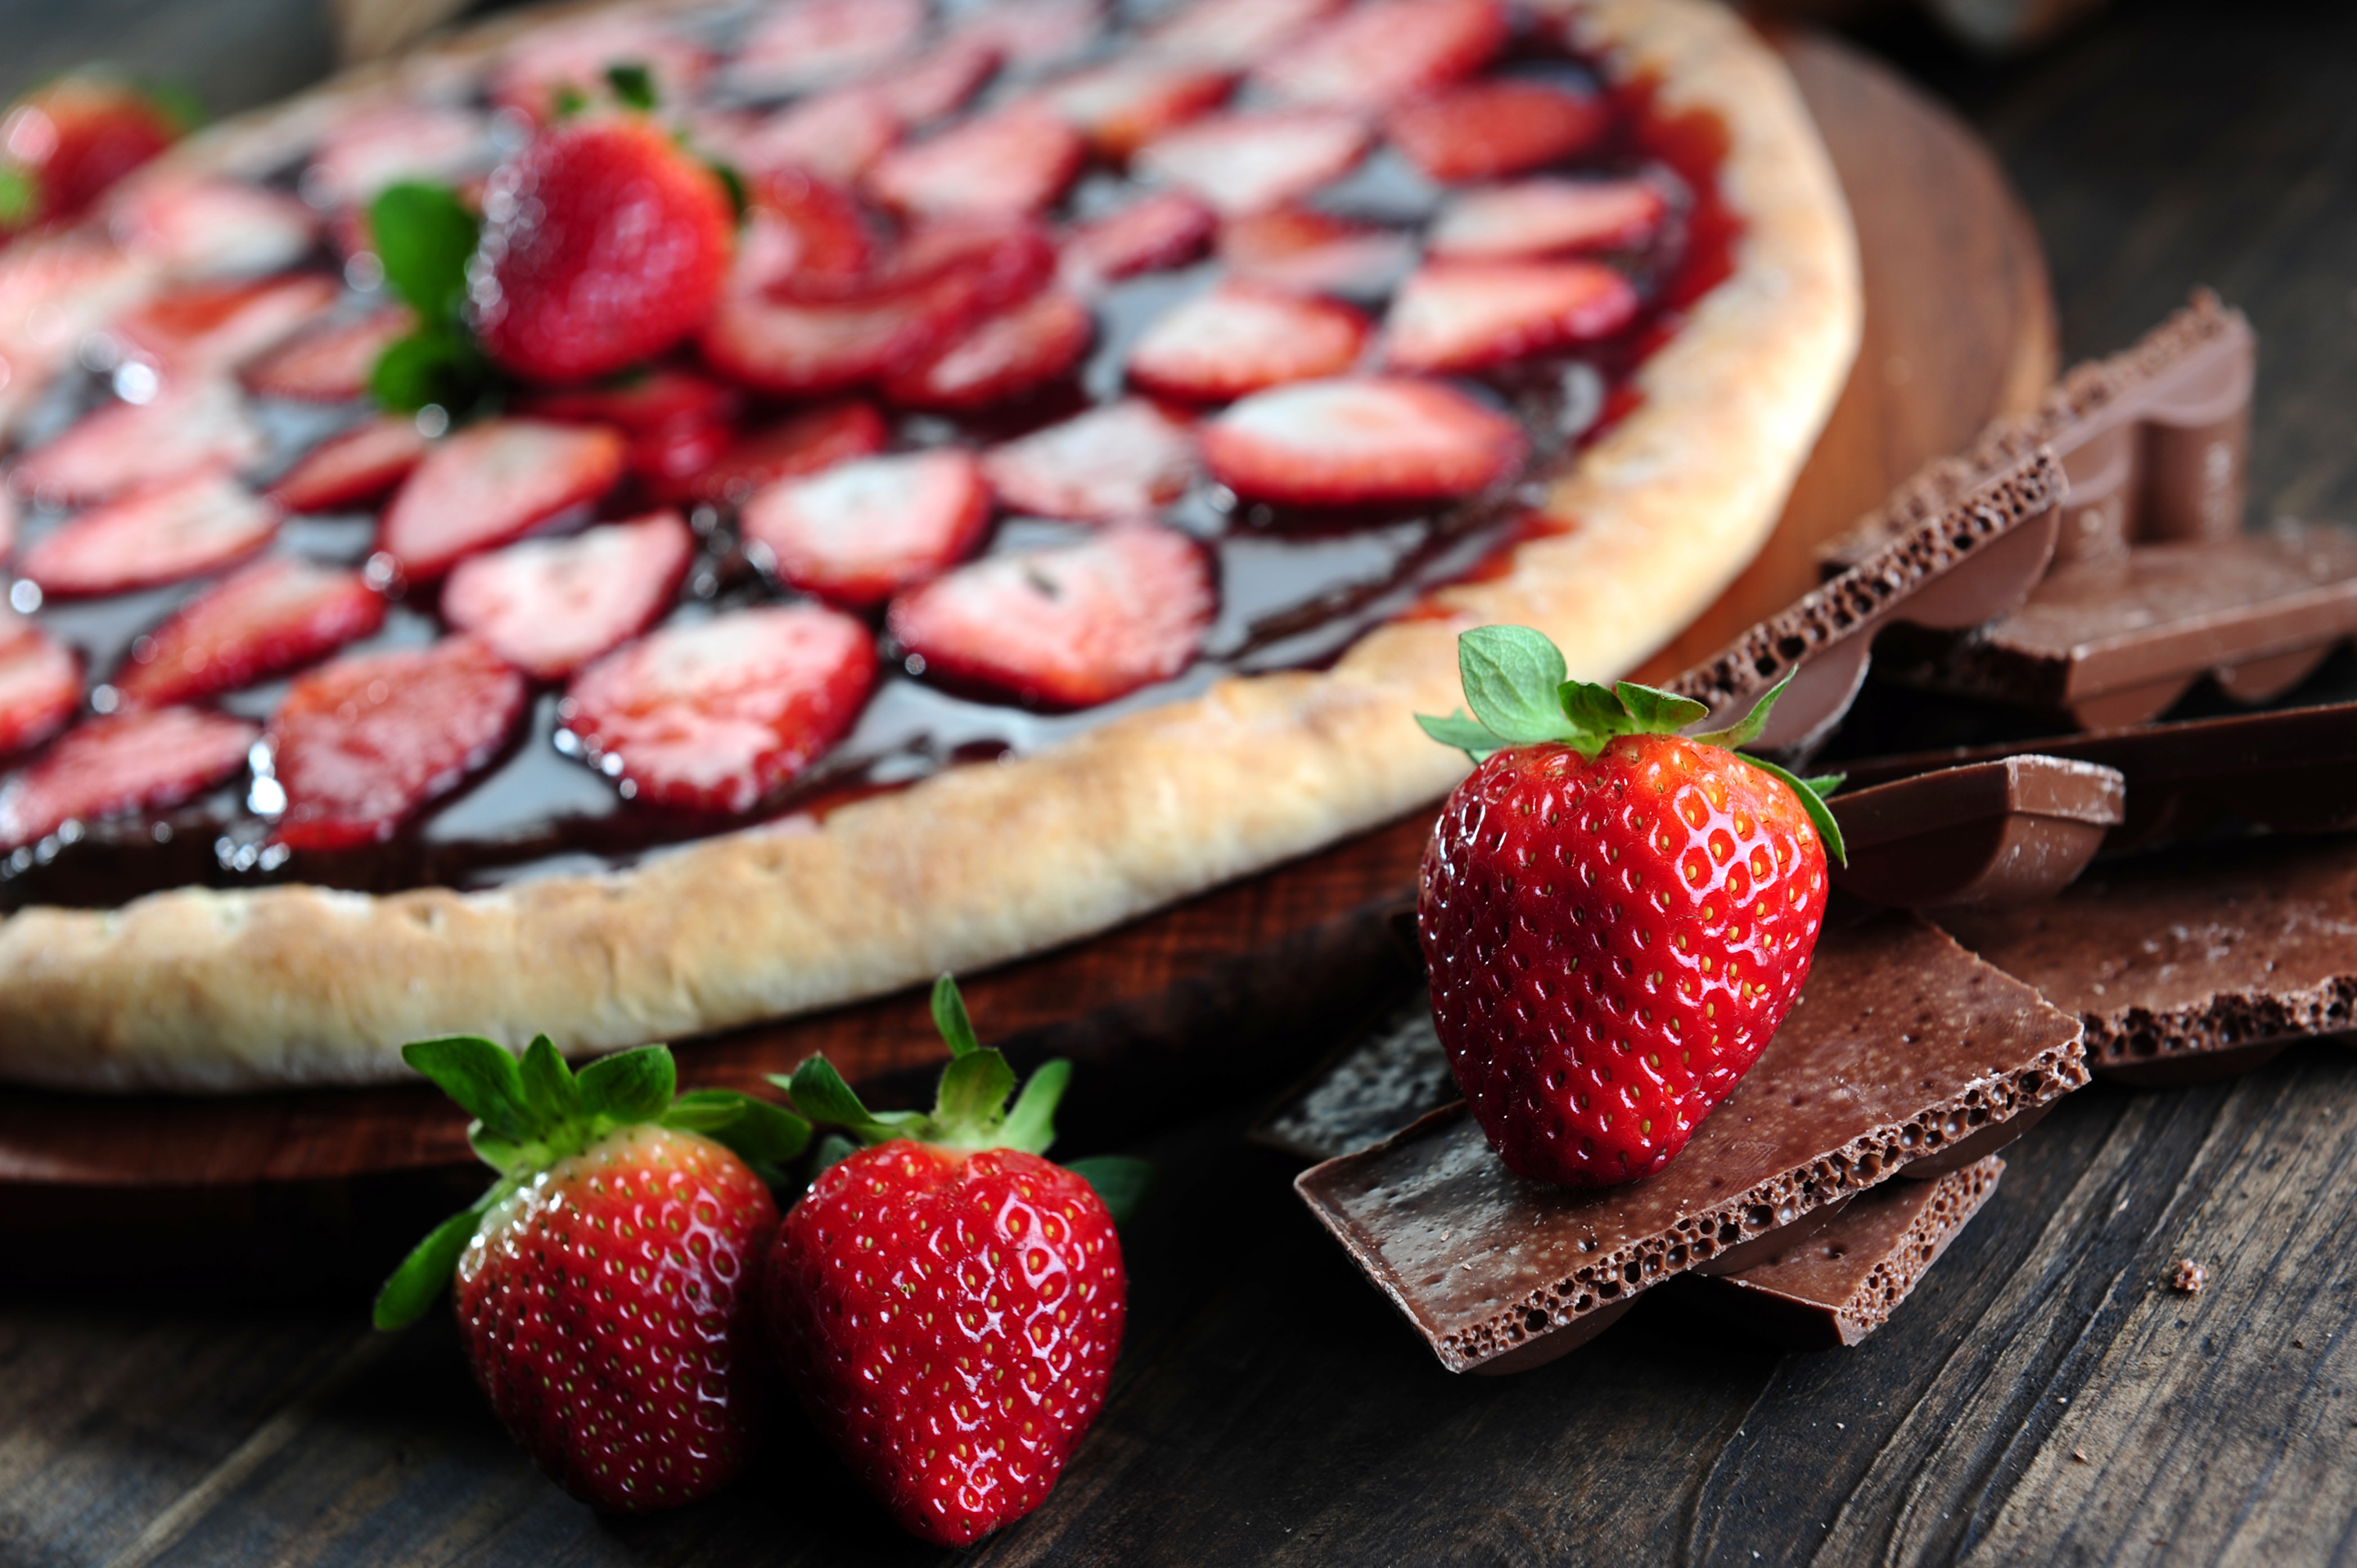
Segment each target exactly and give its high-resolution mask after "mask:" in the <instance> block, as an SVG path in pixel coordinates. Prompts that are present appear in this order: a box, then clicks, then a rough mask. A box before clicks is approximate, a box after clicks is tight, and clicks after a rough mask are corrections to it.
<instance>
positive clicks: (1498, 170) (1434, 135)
mask: <svg viewBox="0 0 2357 1568" xmlns="http://www.w3.org/2000/svg"><path fill="white" fill-rule="evenodd" d="M1611 124H1612V111H1611V107H1610V106H1609V104H1607V103H1606V102H1605V101H1604V100H1603V99H1601V98H1599V97H1598V96H1597V95H1596V94H1595V93H1592V92H1572V91H1566V89H1564V88H1560V87H1555V86H1552V85H1550V84H1549V83H1546V82H1544V81H1513V80H1511V79H1503V80H1499V81H1476V82H1470V83H1468V84H1467V85H1465V86H1462V87H1453V88H1450V89H1449V90H1448V91H1446V92H1440V93H1436V94H1434V95H1433V96H1432V97H1429V98H1425V99H1419V100H1417V101H1415V102H1411V103H1405V104H1402V105H1401V106H1400V107H1399V108H1397V109H1394V110H1393V111H1392V114H1391V118H1390V120H1389V121H1388V122H1386V124H1385V125H1384V129H1385V131H1386V132H1387V133H1388V134H1390V136H1391V142H1392V145H1394V146H1395V147H1397V148H1398V149H1399V150H1400V151H1401V152H1403V153H1405V154H1406V155H1407V156H1408V158H1409V160H1410V161H1411V162H1413V163H1414V164H1415V166H1417V167H1418V168H1420V169H1422V170H1424V172H1425V173H1426V174H1428V175H1430V176H1431V177H1433V178H1435V179H1444V180H1464V179H1497V178H1499V177H1502V176H1505V175H1510V174H1521V173H1523V172H1524V171H1525V170H1528V169H1534V168H1537V167H1538V166H1541V165H1542V164H1551V163H1558V162H1561V161H1562V160H1563V159H1565V158H1568V157H1573V156H1577V155H1578V154H1580V153H1582V152H1585V151H1587V148H1588V147H1590V146H1592V145H1595V143H1596V141H1597V139H1598V137H1600V136H1602V135H1603V134H1604V133H1605V132H1606V131H1607V130H1608V129H1609V128H1610V127H1611Z"/></svg>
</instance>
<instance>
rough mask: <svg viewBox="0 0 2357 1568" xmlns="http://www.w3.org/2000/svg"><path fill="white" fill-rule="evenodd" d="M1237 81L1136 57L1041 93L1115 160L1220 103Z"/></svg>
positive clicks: (1055, 84)
mask: <svg viewBox="0 0 2357 1568" xmlns="http://www.w3.org/2000/svg"><path fill="white" fill-rule="evenodd" d="M1234 85H1235V79H1234V78H1233V77H1232V76H1231V75H1229V74H1228V73H1227V72H1226V71H1224V70H1209V69H1206V68H1204V67H1201V66H1196V65H1189V64H1187V63H1185V62H1184V61H1179V60H1169V59H1149V58H1139V57H1135V56H1133V57H1130V58H1126V59H1117V60H1114V61H1113V62H1112V63H1110V64H1107V65H1100V66H1092V67H1091V68H1090V69H1088V70H1082V71H1075V72H1074V73H1073V74H1072V75H1071V76H1067V77H1063V78H1060V80H1058V81H1051V82H1049V84H1048V85H1047V86H1046V87H1044V88H1042V89H1040V91H1039V95H1040V97H1041V98H1042V99H1044V100H1045V101H1046V102H1047V104H1048V106H1049V108H1051V109H1053V110H1054V111H1055V112H1056V113H1059V114H1060V115H1062V116H1063V117H1064V118H1065V119H1066V120H1068V121H1070V122H1071V124H1072V126H1073V127H1074V128H1075V129H1076V130H1078V131H1079V132H1080V133H1081V134H1082V135H1084V136H1086V137H1088V139H1089V142H1090V145H1092V146H1094V147H1095V148H1096V150H1097V151H1098V152H1099V153H1101V154H1103V156H1106V157H1109V158H1115V159H1120V158H1126V157H1128V156H1130V154H1132V153H1134V152H1135V151H1137V149H1138V148H1140V147H1142V146H1144V145H1146V143H1148V142H1150V141H1152V140H1154V139H1155V138H1156V137H1157V136H1159V135H1162V134H1164V133H1166V132H1168V131H1171V130H1174V129H1176V128H1177V127H1179V125H1182V124H1186V123H1187V122H1188V121H1189V120H1192V119H1193V118H1195V117H1196V116H1197V115H1198V114H1201V113H1206V112H1207V111H1209V110H1211V109H1216V108H1218V107H1219V105H1220V103H1221V102H1222V100H1224V99H1225V98H1226V97H1227V95H1228V91H1229V89H1230V88H1232V87H1233V86H1234Z"/></svg>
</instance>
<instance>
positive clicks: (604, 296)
mask: <svg viewBox="0 0 2357 1568" xmlns="http://www.w3.org/2000/svg"><path fill="white" fill-rule="evenodd" d="M484 212H485V218H486V222H485V224H484V229H483V248H482V256H481V261H482V263H485V265H484V266H483V267H482V268H481V269H480V270H479V272H478V274H477V275H476V281H475V285H474V307H475V330H476V333H477V336H478V337H479V338H480V339H481V341H482V345H483V348H484V349H485V350H486V351H487V352H488V353H489V354H490V356H491V358H492V359H493V360H497V361H498V362H499V363H500V364H501V365H503V366H505V367H506V368H507V369H508V370H510V371H513V372H514V373H515V374H517V375H519V376H522V377H524V378H525V379H527V380H530V381H584V380H587V379H588V378H591V377H594V376H602V375H606V374H608V373H609V372H611V371H619V370H621V369H623V368H625V367H626V366H630V365H633V364H636V363H638V362H639V361H640V360H645V359H648V358H650V357H651V356H653V355H655V354H659V353H661V352H662V350H664V349H668V348H670V347H671V346H672V345H673V344H674V343H677V342H679V341H680V340H681V339H682V338H685V337H687V336H688V335H689V334H690V333H692V332H694V330H695V329H696V328H699V327H701V326H702V325H703V324H704V320H705V317H707V316H709V315H711V314H712V309H713V306H715V305H716V304H717V303H718V302H719V299H720V289H721V285H722V283H723V281H724V280H725V279H726V276H727V273H728V263H729V252H730V247H731V244H732V242H733V238H734V233H735V228H736V217H735V212H734V209H733V208H732V206H731V204H730V201H729V197H728V192H727V188H726V187H725V186H724V185H723V184H722V183H721V180H720V177H719V176H718V175H717V174H716V173H715V172H714V171H713V170H712V169H711V168H709V167H708V166H705V165H704V164H702V163H700V162H698V161H697V160H696V158H695V157H694V155H693V154H691V153H689V152H688V151H687V150H686V149H685V148H683V147H682V146H681V145H679V143H678V142H677V141H675V140H674V139H673V136H672V135H671V134H670V133H669V132H668V131H666V130H664V129H663V127H662V125H660V124H656V123H655V122H654V121H652V120H651V119H648V118H645V117H644V116H641V115H637V114H615V115H612V116H609V117H606V118H601V119H596V120H588V121H582V122H577V123H573V124H559V125H558V126H556V127H554V129H552V130H548V131H544V132H543V133H542V134H540V135H539V136H538V137H536V138H535V139H534V140H533V143H532V145H530V146H529V147H527V148H525V149H524V151H523V153H522V156H520V157H518V158H517V159H516V160H515V161H514V162H513V163H511V164H510V165H508V166H506V167H505V168H503V169H501V170H500V173H499V175H498V176H497V177H495V178H494V179H493V181H492V186H491V189H490V194H489V195H488V197H487V198H486V199H485V202H484Z"/></svg>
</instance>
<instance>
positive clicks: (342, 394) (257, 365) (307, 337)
mask: <svg viewBox="0 0 2357 1568" xmlns="http://www.w3.org/2000/svg"><path fill="white" fill-rule="evenodd" d="M416 326H417V317H414V316H413V315H411V314H410V313H409V312H408V311H407V310H404V309H402V308H400V307H398V306H395V307H393V308H391V309H386V310H377V311H371V312H370V313H369V314H368V315H366V316H363V317H360V318H359V319H358V320H354V321H345V322H339V323H337V324H336V325H334V326H330V327H321V328H316V329H314V330H312V331H309V332H306V333H304V334H303V335H302V336H301V337H299V338H296V339H294V341H292V342H290V343H288V344H286V345H285V347H283V348H280V349H274V350H273V351H272V352H270V353H268V354H265V355H264V356H263V357H262V358H261V359H259V360H255V361H254V362H253V364H251V365H248V366H247V367H246V368H245V371H244V374H243V375H242V377H241V378H240V379H241V380H242V381H244V382H245V390H246V391H248V392H252V393H253V395H254V396H256V397H283V398H290V399H293V400H294V401H296V402H298V403H341V402H344V401H345V400H346V399H349V398H357V397H361V396H363V395H365V394H366V392H368V383H369V372H370V371H373V370H374V369H376V361H377V358H378V356H380V355H382V353H383V352H384V351H385V350H386V349H390V348H392V347H393V344H394V343H395V342H397V341H399V340H400V339H401V338H406V337H408V336H409V334H410V333H411V331H412V330H414V328H416Z"/></svg>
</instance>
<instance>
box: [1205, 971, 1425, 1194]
mask: <svg viewBox="0 0 2357 1568" xmlns="http://www.w3.org/2000/svg"><path fill="white" fill-rule="evenodd" d="M1462 1098H1463V1096H1462V1095H1460V1094H1459V1093H1458V1089H1457V1079H1455V1078H1454V1077H1453V1076H1451V1074H1450V1073H1449V1070H1448V1052H1447V1051H1446V1050H1445V1049H1443V1048H1442V1047H1441V1044H1440V1036H1439V1035H1438V1034H1437V1032H1436V1031H1435V1030H1434V1028H1433V1026H1432V998H1431V997H1430V996H1429V995H1428V994H1427V993H1426V992H1425V990H1424V989H1423V987H1421V986H1418V987H1417V988H1416V993H1415V995H1414V996H1413V997H1411V998H1409V999H1408V1000H1406V1001H1405V1002H1403V1003H1401V1004H1400V1005H1399V1006H1398V1007H1396V1008H1394V1009H1393V1010H1392V1011H1391V1012H1390V1013H1388V1014H1386V1015H1384V1016H1383V1019H1382V1020H1381V1021H1380V1022H1379V1023H1377V1024H1376V1025H1375V1026H1374V1027H1373V1028H1372V1030H1370V1031H1369V1032H1368V1034H1367V1036H1366V1037H1365V1038H1364V1039H1362V1040H1361V1041H1359V1042H1358V1043H1357V1044H1355V1045H1353V1046H1351V1047H1350V1048H1349V1049H1348V1050H1346V1051H1344V1052H1343V1053H1342V1055H1341V1056H1340V1058H1337V1059H1335V1060H1334V1061H1333V1062H1332V1063H1330V1065H1329V1066H1328V1067H1327V1068H1326V1069H1325V1070H1323V1071H1322V1072H1320V1073H1319V1074H1318V1076H1317V1077H1316V1079H1314V1080H1313V1081H1312V1082H1311V1083H1310V1084H1309V1085H1308V1087H1307V1088H1305V1089H1302V1090H1299V1091H1298V1092H1297V1093H1295V1094H1294V1095H1293V1096H1292V1097H1291V1098H1289V1099H1288V1100H1286V1102H1285V1103H1284V1104H1282V1105H1280V1106H1279V1107H1277V1109H1276V1110H1275V1112H1271V1113H1270V1114H1269V1116H1268V1117H1267V1118H1266V1119H1265V1120H1264V1121H1263V1122H1261V1123H1260V1124H1259V1125H1258V1126H1256V1127H1254V1129H1253V1131H1252V1138H1253V1141H1254V1143H1257V1144H1265V1146H1267V1147H1269V1148H1272V1149H1278V1150H1282V1151H1283V1152H1285V1153H1286V1154H1289V1155H1298V1156H1300V1157H1301V1158H1303V1159H1305V1160H1330V1159H1332V1158H1334V1157H1335V1156H1336V1155H1347V1154H1351V1153H1352V1152H1353V1151H1355V1150H1359V1149H1363V1148H1365V1147H1367V1146H1368V1145H1369V1144H1380V1143H1382V1142H1383V1140H1384V1139H1385V1138H1388V1137H1390V1136H1391V1135H1392V1134H1393V1133H1396V1132H1398V1131H1399V1130H1400V1129H1401V1128H1403V1127H1405V1126H1406V1125H1407V1124H1408V1123H1409V1122H1414V1121H1415V1119H1416V1118H1417V1117H1419V1116H1422V1115H1424V1114H1425V1113H1426V1112H1430V1111H1437V1110H1438V1109H1439V1108H1440V1107H1441V1106H1443V1105H1446V1104H1448V1103H1449V1102H1450V1101H1454V1100H1459V1099H1462Z"/></svg>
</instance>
